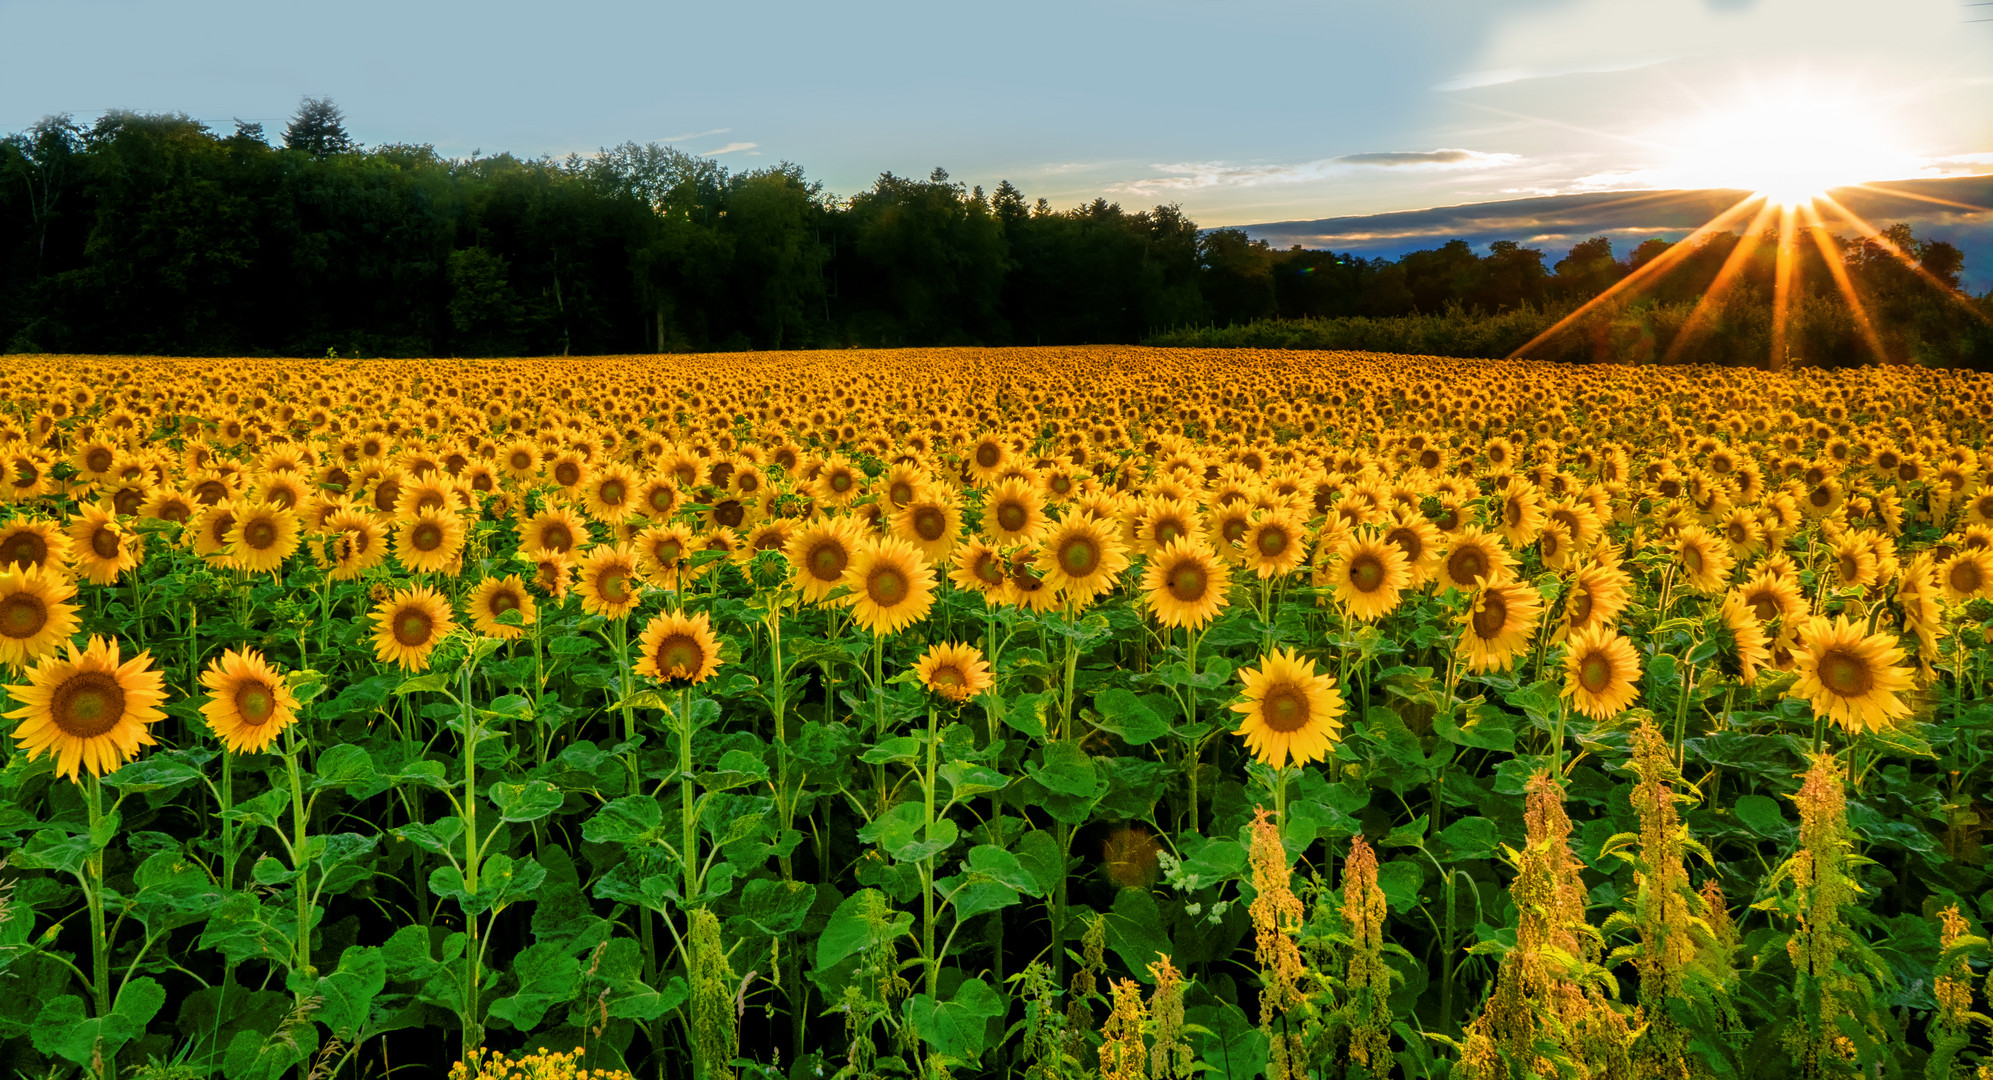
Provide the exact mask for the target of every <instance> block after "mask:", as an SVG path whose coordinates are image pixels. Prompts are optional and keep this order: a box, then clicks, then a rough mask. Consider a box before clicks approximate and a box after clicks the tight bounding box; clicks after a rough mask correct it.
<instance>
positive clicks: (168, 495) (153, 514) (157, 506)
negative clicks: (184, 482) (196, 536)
mask: <svg viewBox="0 0 1993 1080" xmlns="http://www.w3.org/2000/svg"><path fill="white" fill-rule="evenodd" d="M198 505H199V504H197V503H195V502H194V500H193V499H191V498H189V497H187V496H186V495H184V494H182V493H180V492H178V491H175V490H174V489H172V488H170V487H157V488H154V489H152V495H151V496H150V497H149V498H147V499H146V500H145V504H144V505H142V506H140V507H139V508H138V516H139V517H142V518H145V519H146V520H148V521H165V522H171V523H172V524H175V525H182V524H185V523H186V522H188V521H190V520H192V519H193V517H194V514H195V512H196V510H197V508H198Z"/></svg>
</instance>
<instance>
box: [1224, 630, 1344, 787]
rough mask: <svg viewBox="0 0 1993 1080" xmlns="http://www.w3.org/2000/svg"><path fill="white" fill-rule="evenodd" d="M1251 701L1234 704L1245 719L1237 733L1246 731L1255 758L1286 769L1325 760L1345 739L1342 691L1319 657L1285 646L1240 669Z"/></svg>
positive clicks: (1235, 733) (1247, 698)
mask: <svg viewBox="0 0 1993 1080" xmlns="http://www.w3.org/2000/svg"><path fill="white" fill-rule="evenodd" d="M1239 680H1240V681H1241V682H1242V683H1244V684H1245V696H1246V700H1244V701H1241V702H1238V703H1236V704H1234V705H1233V706H1232V711H1233V712H1235V713H1240V714H1242V715H1243V716H1244V717H1245V719H1244V721H1242V722H1241V723H1240V724H1239V728H1238V730H1237V731H1234V732H1232V734H1234V735H1243V736H1245V739H1246V749H1248V750H1250V751H1252V754H1253V756H1254V757H1256V758H1258V759H1259V760H1260V761H1262V762H1264V763H1266V764H1268V765H1271V766H1273V767H1274V768H1283V767H1285V766H1286V764H1287V762H1288V760H1289V759H1290V758H1291V759H1292V760H1293V762H1294V763H1295V764H1296V765H1305V764H1307V763H1308V762H1311V761H1321V760H1322V759H1324V758H1326V757H1328V755H1329V750H1330V749H1331V748H1332V747H1334V746H1335V744H1336V742H1337V741H1338V740H1339V739H1340V738H1341V729H1342V720H1341V717H1342V715H1343V696H1342V691H1340V690H1338V689H1337V688H1336V680H1335V678H1334V677H1333V676H1331V675H1329V674H1328V673H1327V672H1323V673H1321V674H1319V675H1317V674H1316V673H1315V662H1314V661H1313V660H1304V659H1301V658H1299V657H1297V656H1295V654H1294V652H1293V650H1291V649H1280V650H1277V651H1275V652H1274V653H1272V654H1271V655H1269V656H1267V657H1265V658H1263V659H1262V660H1261V661H1260V666H1259V667H1257V668H1246V669H1245V670H1243V671H1241V672H1239Z"/></svg>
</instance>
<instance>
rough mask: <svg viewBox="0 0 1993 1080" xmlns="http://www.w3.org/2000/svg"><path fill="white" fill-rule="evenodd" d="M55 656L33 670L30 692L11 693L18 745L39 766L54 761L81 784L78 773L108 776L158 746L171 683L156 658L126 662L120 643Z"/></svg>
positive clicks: (15, 689)
mask: <svg viewBox="0 0 1993 1080" xmlns="http://www.w3.org/2000/svg"><path fill="white" fill-rule="evenodd" d="M67 651H68V655H67V657H63V656H57V655H49V656H45V657H43V658H42V660H41V662H40V663H37V664H36V665H35V666H34V667H33V668H31V669H30V670H29V671H28V685H26V686H11V687H8V690H9V691H10V692H11V693H12V694H13V698H14V700H15V701H16V702H17V703H19V706H20V707H19V708H17V709H15V710H14V711H12V712H10V713H7V714H6V716H7V718H8V719H10V720H19V721H21V723H20V726H18V727H16V728H15V729H14V739H15V740H16V745H18V746H19V748H20V749H21V750H22V751H24V752H25V753H26V754H27V755H28V760H30V761H33V760H34V759H36V758H39V757H41V756H42V755H43V754H52V755H53V756H54V757H55V771H56V773H57V775H60V776H63V777H67V778H68V779H70V780H75V779H76V777H77V772H78V770H79V768H84V769H89V770H90V774H91V775H92V776H102V775H104V774H105V773H108V772H113V771H115V770H116V769H117V768H118V767H119V766H121V765H123V764H124V763H125V762H127V761H130V760H131V759H132V758H134V757H137V756H138V751H139V748H140V747H142V746H151V745H154V743H155V742H156V740H155V739H154V738H153V737H152V733H151V731H150V730H149V726H150V725H152V724H155V723H157V722H159V721H160V720H162V719H165V716H166V713H165V711H164V710H162V709H160V708H159V704H160V702H162V701H164V700H165V699H166V691H165V685H166V679H165V676H164V675H162V674H160V673H159V672H157V671H153V670H152V654H151V653H149V652H141V653H139V654H138V655H137V656H134V657H132V658H131V659H130V660H122V658H121V657H120V656H119V650H118V643H117V641H116V639H111V640H109V641H106V640H105V639H103V638H100V637H92V638H91V639H90V643H89V645H88V646H86V647H85V648H84V649H83V650H82V651H80V652H79V651H78V650H77V648H76V646H75V645H74V644H70V645H68V646H67Z"/></svg>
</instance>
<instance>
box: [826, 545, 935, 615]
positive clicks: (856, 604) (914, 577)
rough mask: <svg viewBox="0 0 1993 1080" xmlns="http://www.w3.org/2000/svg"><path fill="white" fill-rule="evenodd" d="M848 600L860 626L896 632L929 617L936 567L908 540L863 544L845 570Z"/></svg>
mask: <svg viewBox="0 0 1993 1080" xmlns="http://www.w3.org/2000/svg"><path fill="white" fill-rule="evenodd" d="M843 584H844V585H845V587H847V588H849V589H850V590H851V592H850V594H849V595H847V596H846V597H845V598H844V602H845V604H846V605H847V606H849V607H850V608H851V617H852V619H853V621H855V622H857V623H858V625H860V626H862V627H864V628H865V629H867V630H870V631H871V632H873V633H875V634H892V633H896V632H898V631H899V630H900V629H901V628H902V627H905V626H909V625H912V624H913V623H916V622H919V621H920V620H922V619H924V618H926V617H927V612H928V609H929V608H932V607H933V606H934V586H935V581H934V569H933V567H931V566H929V565H928V563H927V560H926V559H923V558H921V557H920V552H919V551H918V550H916V549H915V548H914V546H913V545H912V544H909V543H907V542H906V541H904V540H891V539H885V540H874V541H872V542H870V543H866V544H864V545H862V546H861V547H859V549H858V551H857V553H856V554H855V555H854V556H853V558H852V560H851V563H850V565H848V566H846V567H845V569H844V580H843Z"/></svg>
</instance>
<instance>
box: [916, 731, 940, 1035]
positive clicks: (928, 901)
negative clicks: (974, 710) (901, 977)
mask: <svg viewBox="0 0 1993 1080" xmlns="http://www.w3.org/2000/svg"><path fill="white" fill-rule="evenodd" d="M937 715H938V713H937V710H936V709H935V708H934V706H933V705H929V706H928V707H927V784H926V788H927V829H928V831H930V832H931V831H932V830H933V828H934V785H935V763H936V759H937V757H938V754H939V751H938V749H937V747H938V744H939V743H940V742H941V734H940V722H939V720H938V719H937ZM921 835H922V836H926V835H927V832H923V833H922V834H921ZM920 901H921V923H920V955H921V958H922V959H923V960H925V961H926V962H927V995H928V996H929V997H934V996H936V995H937V994H938V993H939V992H940V985H941V958H940V957H939V956H936V955H935V954H934V856H932V855H929V856H928V857H927V858H925V859H922V860H921V861H920Z"/></svg>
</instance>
